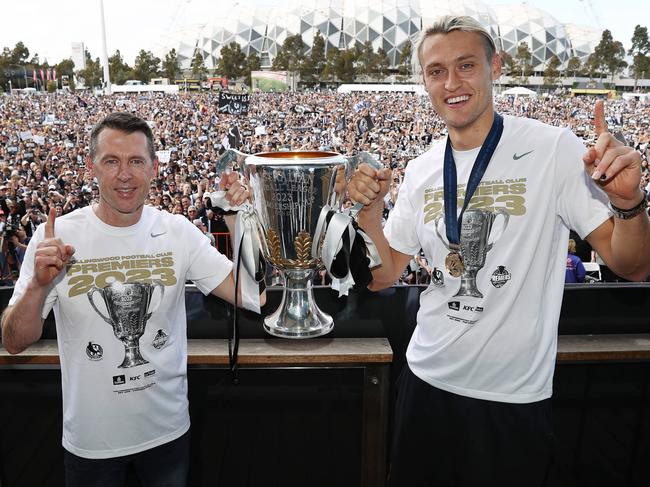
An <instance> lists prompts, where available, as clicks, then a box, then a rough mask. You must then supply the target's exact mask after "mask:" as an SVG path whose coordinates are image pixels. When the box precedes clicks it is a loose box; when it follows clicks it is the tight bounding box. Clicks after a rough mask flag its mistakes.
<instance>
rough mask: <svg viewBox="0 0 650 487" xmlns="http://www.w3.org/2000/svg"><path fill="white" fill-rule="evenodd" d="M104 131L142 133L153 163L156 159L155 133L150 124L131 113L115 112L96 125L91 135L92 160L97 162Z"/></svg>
mask: <svg viewBox="0 0 650 487" xmlns="http://www.w3.org/2000/svg"><path fill="white" fill-rule="evenodd" d="M104 129H113V130H119V131H121V132H126V133H127V134H132V133H134V132H142V133H143V134H144V136H145V137H146V138H147V150H148V151H149V157H150V158H151V160H152V161H153V160H154V159H155V158H156V151H155V150H154V143H153V132H152V131H151V127H149V124H148V123H147V122H145V121H144V120H143V119H141V118H140V117H136V116H135V115H133V114H131V113H127V112H113V113H111V114H110V115H107V116H106V117H105V118H104V119H103V120H102V121H101V122H99V123H98V124H97V125H95V127H94V128H93V131H92V132H91V133H90V158H91V159H92V160H95V156H96V155H97V139H99V134H100V133H101V132H102V130H104Z"/></svg>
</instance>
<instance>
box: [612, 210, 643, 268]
mask: <svg viewBox="0 0 650 487" xmlns="http://www.w3.org/2000/svg"><path fill="white" fill-rule="evenodd" d="M613 220H614V231H613V232H612V240H611V252H612V262H611V263H608V264H609V265H610V266H611V267H612V270H613V271H614V272H616V273H617V274H618V275H620V276H621V277H624V278H626V279H629V280H633V281H642V280H644V279H646V278H647V277H648V276H649V275H650V218H649V217H648V214H647V213H645V212H644V213H642V214H640V215H638V216H636V217H634V218H631V219H629V220H622V219H620V218H614V219H613Z"/></svg>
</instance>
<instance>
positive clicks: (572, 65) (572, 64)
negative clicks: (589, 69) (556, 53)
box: [566, 56, 582, 78]
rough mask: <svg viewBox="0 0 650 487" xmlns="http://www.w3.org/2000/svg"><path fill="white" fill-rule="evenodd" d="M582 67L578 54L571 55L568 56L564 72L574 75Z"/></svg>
mask: <svg viewBox="0 0 650 487" xmlns="http://www.w3.org/2000/svg"><path fill="white" fill-rule="evenodd" d="M581 68H582V63H581V62H580V58H579V57H578V56H572V57H570V58H569V60H568V61H567V64H566V72H567V74H568V75H569V76H572V77H574V78H575V77H576V75H577V74H578V73H579V72H580V70H581Z"/></svg>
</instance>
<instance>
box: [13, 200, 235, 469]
mask: <svg viewBox="0 0 650 487" xmlns="http://www.w3.org/2000/svg"><path fill="white" fill-rule="evenodd" d="M44 227H45V225H40V226H39V227H38V229H37V231H36V235H35V237H34V238H33V239H32V240H31V242H30V244H29V247H28V249H27V255H26V257H25V262H24V264H23V267H22V269H21V272H20V279H19V280H18V282H17V283H16V288H15V290H14V294H13V296H12V298H11V300H10V303H9V304H14V303H15V301H16V300H17V299H18V298H19V297H20V296H22V294H23V293H24V292H25V288H26V285H27V283H28V282H29V280H30V279H31V278H32V275H33V272H34V269H33V263H34V251H35V249H36V245H37V244H38V242H40V241H41V240H43V232H44V230H43V229H44ZM55 234H56V236H57V237H58V238H60V239H61V240H62V241H63V242H64V243H66V244H70V245H73V246H74V248H75V254H74V262H73V263H72V264H71V265H70V266H69V267H68V269H67V272H62V273H61V274H60V275H59V277H57V279H56V280H55V283H56V284H55V286H54V287H53V289H52V291H51V292H50V293H49V294H48V296H47V298H46V301H45V305H44V306H43V310H42V316H43V317H44V318H45V317H46V316H47V314H48V313H49V311H50V309H52V307H54V316H55V318H56V329H57V341H58V346H59V354H60V357H61V377H62V386H63V446H64V447H65V448H66V449H67V450H68V451H70V452H72V453H74V454H75V455H78V456H81V457H84V458H111V457H117V456H123V455H128V454H132V453H137V452H139V451H143V450H147V449H150V448H153V447H156V446H158V445H161V444H164V443H167V442H169V441H172V440H174V439H176V438H178V437H179V436H181V435H182V434H184V433H185V432H186V431H187V430H188V428H189V426H190V418H189V413H188V402H187V333H186V328H187V322H186V316H185V282H186V280H191V281H193V282H194V283H195V284H196V286H197V287H198V288H199V289H200V290H201V291H202V292H203V293H204V294H208V293H209V292H210V291H212V290H213V289H214V288H216V287H217V286H218V285H219V284H220V283H221V282H222V281H223V280H224V279H225V278H226V277H227V276H228V274H229V273H230V271H231V268H232V264H231V262H230V261H229V260H228V259H227V258H226V257H225V256H223V255H221V254H220V253H219V252H218V251H217V250H216V249H215V248H214V247H212V246H211V245H210V242H209V241H208V239H206V238H205V237H204V236H203V234H202V233H201V231H200V230H199V229H198V228H196V227H195V226H194V225H192V224H191V223H190V222H189V221H188V220H187V219H186V218H185V217H183V216H178V215H171V214H169V213H167V212H162V211H158V210H155V209H153V208H151V207H148V206H145V207H144V209H143V212H142V217H141V218H140V221H139V222H138V223H137V224H135V225H133V226H130V227H112V226H109V225H106V224H105V223H103V222H102V221H101V220H100V219H99V218H97V216H96V215H95V213H94V212H93V210H92V209H91V207H86V208H82V209H80V210H77V211H74V212H72V213H70V214H68V215H66V216H63V217H61V218H57V220H56V228H55ZM114 282H117V283H118V284H114V285H113V288H112V289H114V290H115V293H114V294H113V295H109V293H107V292H106V291H105V290H103V291H102V290H101V289H102V288H105V287H107V286H110V285H111V283H114ZM120 282H126V283H129V282H141V283H147V282H148V283H150V284H152V286H150V285H147V284H141V285H137V286H139V290H136V289H135V287H134V286H133V285H131V286H128V284H127V285H126V286H121V287H120V285H119V283H120ZM137 286H136V287H137ZM162 289H164V292H163V291H162ZM161 295H162V300H161ZM91 300H92V302H93V303H94V306H95V307H96V309H94V308H93V305H91ZM147 301H148V302H147ZM107 302H108V303H111V304H110V306H111V308H112V315H111V312H109V310H108V309H107ZM138 305H139V307H138ZM121 310H122V311H121ZM99 313H101V314H103V315H104V316H105V317H106V318H107V320H108V321H111V322H113V323H115V322H118V321H120V320H117V319H116V318H115V317H116V316H117V315H119V314H120V313H122V319H121V321H122V323H123V324H124V325H125V327H126V328H129V327H131V330H134V329H137V328H138V327H140V328H141V327H142V325H141V323H144V332H143V334H142V336H140V338H139V340H138V339H137V337H135V338H133V335H134V332H133V331H129V332H126V334H127V335H129V336H131V337H132V340H133V339H135V343H136V344H139V352H140V355H141V357H142V358H143V359H144V360H145V361H146V362H147V363H142V364H139V365H138V364H137V362H138V361H137V360H135V359H134V358H131V359H127V353H126V348H127V347H126V344H125V343H123V342H122V341H120V340H119V339H118V338H117V337H116V333H117V331H116V332H114V326H113V325H111V324H109V323H108V321H106V320H105V319H104V318H102V316H100V314H99ZM149 313H150V317H148V319H147V316H148V315H149ZM127 322H128V323H127ZM115 328H116V329H118V330H119V328H120V327H119V326H117V327H115ZM135 334H137V333H135ZM133 348H134V347H133V344H131V346H130V353H129V356H137V353H136V352H135V351H134V350H133Z"/></svg>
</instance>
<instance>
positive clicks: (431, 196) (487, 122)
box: [348, 16, 650, 487]
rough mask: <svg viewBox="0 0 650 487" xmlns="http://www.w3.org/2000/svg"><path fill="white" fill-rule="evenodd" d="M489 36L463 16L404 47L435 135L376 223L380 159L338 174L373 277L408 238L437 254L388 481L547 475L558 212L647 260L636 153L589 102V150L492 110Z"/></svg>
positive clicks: (633, 265)
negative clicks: (368, 247)
mask: <svg viewBox="0 0 650 487" xmlns="http://www.w3.org/2000/svg"><path fill="white" fill-rule="evenodd" d="M495 51H496V50H495V48H494V42H493V41H492V39H491V37H490V35H489V33H488V32H487V31H486V30H485V29H484V28H483V27H482V26H481V25H480V24H478V23H477V22H476V21H475V20H473V19H471V18H469V17H451V16H450V17H443V18H442V19H440V20H439V21H437V22H436V23H435V25H434V26H433V27H431V28H429V29H425V30H423V31H422V33H421V37H420V40H419V42H418V44H417V46H416V49H415V50H414V63H415V65H416V67H417V71H418V72H421V73H422V80H423V82H424V87H425V89H426V91H427V93H428V95H429V99H430V101H431V103H432V105H433V107H434V109H435V111H436V112H437V114H438V115H439V116H440V117H441V118H442V119H443V120H444V122H445V124H446V126H447V130H448V136H447V137H444V138H443V139H441V140H439V141H436V142H435V143H434V144H433V145H432V147H431V149H429V150H428V151H427V152H426V153H424V154H423V155H421V156H420V157H418V158H416V159H414V160H412V161H411V162H410V163H409V164H408V166H407V168H406V173H405V178H404V181H403V182H402V185H401V187H400V189H399V194H398V197H397V201H396V203H395V207H394V209H393V210H392V211H391V213H390V216H389V218H388V221H387V222H386V226H385V229H382V226H381V217H382V211H383V203H384V202H383V197H384V195H385V194H386V193H387V192H388V189H389V185H390V177H391V171H390V169H382V170H380V171H377V170H375V169H372V168H371V167H370V166H367V165H361V167H360V168H359V169H358V170H357V171H356V173H355V175H354V177H353V179H352V181H351V182H350V184H349V185H348V189H349V193H350V196H351V198H352V199H354V200H355V201H358V202H361V203H363V204H364V205H366V206H365V207H364V209H363V210H362V211H361V212H360V214H359V225H360V226H361V227H362V228H363V229H364V230H365V231H366V233H367V234H368V235H369V236H370V237H371V238H372V240H373V241H374V242H375V244H376V245H377V248H378V250H379V252H380V255H381V259H382V265H381V266H379V267H377V268H375V269H374V270H373V281H372V283H371V284H370V286H369V287H370V289H373V290H377V289H382V288H385V287H388V286H390V285H391V284H392V283H394V282H395V281H396V279H397V278H398V277H399V276H400V274H401V273H402V271H403V269H404V268H405V267H406V265H407V264H408V262H409V261H410V260H411V258H412V256H413V255H415V254H417V253H418V252H419V251H420V249H422V250H423V251H424V255H425V257H426V259H427V261H428V262H429V263H430V265H432V266H434V267H438V268H446V269H447V271H446V273H445V274H444V276H440V277H441V278H440V279H437V280H436V282H435V283H434V282H433V281H432V284H431V285H430V286H429V288H428V289H427V291H426V292H424V293H423V294H422V295H421V298H420V309H419V312H418V315H417V326H416V328H415V331H414V333H413V336H412V337H411V341H410V343H409V346H408V350H407V352H406V357H407V366H406V367H405V368H404V370H403V372H402V374H401V376H400V379H399V382H398V396H397V404H396V412H395V429H394V433H393V447H392V455H391V470H390V485H391V486H392V487H396V486H400V487H401V486H404V487H424V486H437V485H441V486H442V485H445V486H447V485H453V486H457V487H459V486H460V487H465V486H467V487H469V486H472V487H474V486H477V485H490V486H491V485H499V486H524V485H525V486H542V485H548V482H549V470H550V466H551V464H552V459H553V439H552V436H553V430H552V425H551V415H550V412H551V411H550V406H551V404H550V397H551V395H552V384H553V372H554V365H555V355H556V348H557V325H558V319H559V314H560V307H561V301H562V292H563V289H564V286H563V283H564V274H565V262H566V242H567V240H568V235H569V228H574V229H575V230H576V231H577V232H578V233H579V234H580V235H581V236H582V237H585V238H586V239H587V240H588V241H589V243H590V244H591V246H592V247H593V248H594V249H595V250H596V251H597V252H598V253H599V254H600V255H601V256H602V257H603V259H604V260H605V261H606V262H607V264H608V265H609V266H610V267H611V268H612V269H615V270H616V272H617V273H619V274H621V275H622V276H624V277H626V278H628V279H634V280H643V279H644V278H645V277H646V276H647V275H648V274H650V220H649V219H648V215H647V214H646V212H645V208H646V207H647V201H646V195H645V194H644V193H643V192H642V191H641V189H640V188H639V183H640V178H641V170H640V168H641V157H640V154H639V153H638V152H635V151H633V150H632V149H631V148H630V147H626V146H624V145H623V144H622V143H621V142H619V141H617V140H616V139H615V138H614V137H613V136H612V135H611V134H610V133H608V132H607V126H606V123H605V121H604V108H603V105H602V102H599V103H597V105H596V108H595V118H594V119H595V124H596V132H597V134H598V136H599V137H598V140H597V142H596V144H595V146H594V147H592V148H590V149H588V150H585V148H584V145H583V144H582V142H581V141H580V140H579V139H578V138H577V137H576V136H575V135H574V134H572V133H571V132H570V131H569V130H567V129H561V128H556V127H551V126H549V125H545V124H543V123H540V122H538V121H535V120H529V119H524V118H518V117H511V116H504V117H502V116H500V115H499V114H497V113H496V112H495V110H494V106H493V100H492V82H493V81H494V80H496V79H498V77H499V76H500V74H501V60H500V58H499V55H498V54H496V52H495ZM443 277H444V278H443Z"/></svg>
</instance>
